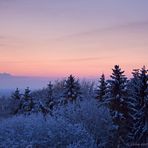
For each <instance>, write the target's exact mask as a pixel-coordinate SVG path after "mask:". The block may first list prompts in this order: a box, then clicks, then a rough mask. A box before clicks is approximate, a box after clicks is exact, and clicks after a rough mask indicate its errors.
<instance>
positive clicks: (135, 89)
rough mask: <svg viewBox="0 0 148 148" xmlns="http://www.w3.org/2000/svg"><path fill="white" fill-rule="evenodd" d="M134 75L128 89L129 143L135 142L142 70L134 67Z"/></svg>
mask: <svg viewBox="0 0 148 148" xmlns="http://www.w3.org/2000/svg"><path fill="white" fill-rule="evenodd" d="M132 75H133V77H132V78H131V79H130V81H129V83H128V86H127V90H128V109H129V132H128V136H127V142H128V143H135V142H136V141H135V140H136V138H135V131H136V130H137V129H136V128H137V127H136V124H135V123H136V122H137V112H138V111H139V110H140V91H139V86H140V85H139V84H140V70H139V69H134V70H133V72H132Z"/></svg>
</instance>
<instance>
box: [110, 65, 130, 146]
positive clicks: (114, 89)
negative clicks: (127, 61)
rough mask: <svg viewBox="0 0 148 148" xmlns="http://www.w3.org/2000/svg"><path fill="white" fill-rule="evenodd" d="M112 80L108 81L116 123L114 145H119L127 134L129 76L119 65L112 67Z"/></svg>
mask: <svg viewBox="0 0 148 148" xmlns="http://www.w3.org/2000/svg"><path fill="white" fill-rule="evenodd" d="M112 71H113V73H112V75H111V80H109V81H108V83H109V86H108V101H109V104H108V105H109V109H110V113H111V117H112V121H113V124H114V129H113V133H114V136H113V138H112V139H111V144H112V146H116V147H119V146H121V145H122V144H124V143H122V141H123V140H124V139H125V137H126V135H127V131H128V129H127V126H128V108H127V90H126V85H127V78H126V77H125V75H124V71H122V70H121V68H120V67H119V66H118V65H115V66H114V69H112Z"/></svg>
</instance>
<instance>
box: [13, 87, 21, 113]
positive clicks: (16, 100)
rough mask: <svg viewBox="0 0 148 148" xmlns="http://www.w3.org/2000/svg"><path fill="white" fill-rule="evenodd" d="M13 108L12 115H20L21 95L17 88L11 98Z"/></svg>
mask: <svg viewBox="0 0 148 148" xmlns="http://www.w3.org/2000/svg"><path fill="white" fill-rule="evenodd" d="M11 98H12V102H13V107H12V114H18V113H19V111H20V109H21V105H22V104H21V94H20V90H19V89H18V88H17V89H16V90H15V92H14V93H13V94H12V96H11Z"/></svg>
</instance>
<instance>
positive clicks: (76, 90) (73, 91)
mask: <svg viewBox="0 0 148 148" xmlns="http://www.w3.org/2000/svg"><path fill="white" fill-rule="evenodd" d="M64 90H65V91H64V98H65V99H66V102H67V101H70V102H76V100H77V99H79V98H80V94H81V93H80V84H79V80H76V79H75V77H74V76H72V75H70V76H69V77H68V79H67V80H65V84H64Z"/></svg>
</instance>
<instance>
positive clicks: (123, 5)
mask: <svg viewBox="0 0 148 148" xmlns="http://www.w3.org/2000/svg"><path fill="white" fill-rule="evenodd" d="M147 6H148V2H147V1H144V0H143V3H142V2H141V1H140V2H139V1H138V0H131V1H125V2H121V1H120V2H119V1H117V0H110V1H107V0H104V1H103V2H102V1H98V0H94V1H92V0H86V1H77V0H76V1H67V0H63V1H62V2H61V1H58V0H55V1H54V2H53V1H51V0H46V1H45V2H43V1H41V0H36V1H35V0H29V1H23V0H21V1H20V0H14V1H9V0H1V1H0V19H1V23H0V52H1V53H0V71H1V72H8V73H11V74H13V75H28V76H56V77H63V76H65V75H69V74H74V75H76V76H80V77H83V76H84V77H88V76H98V75H100V74H101V73H105V74H106V75H110V73H111V68H112V67H113V66H114V65H115V64H119V65H121V67H122V68H123V69H124V70H125V71H126V74H127V75H129V73H130V72H131V70H132V69H134V68H141V67H142V66H143V65H146V66H147V65H148V60H147V59H148V49H147V48H148V17H147V14H148V9H147Z"/></svg>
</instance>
